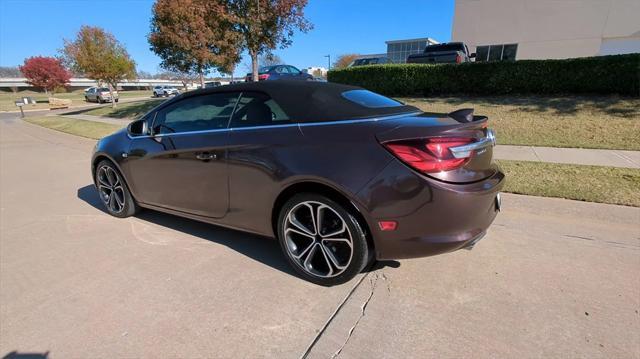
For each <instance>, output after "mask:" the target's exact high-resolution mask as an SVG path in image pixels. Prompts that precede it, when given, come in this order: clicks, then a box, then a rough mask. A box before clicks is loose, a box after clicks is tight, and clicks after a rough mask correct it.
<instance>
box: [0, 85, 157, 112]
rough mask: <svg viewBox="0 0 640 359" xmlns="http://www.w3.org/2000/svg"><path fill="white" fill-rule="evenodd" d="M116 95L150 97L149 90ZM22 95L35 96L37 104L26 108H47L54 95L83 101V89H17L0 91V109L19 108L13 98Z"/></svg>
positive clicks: (73, 103) (18, 97) (73, 102)
mask: <svg viewBox="0 0 640 359" xmlns="http://www.w3.org/2000/svg"><path fill="white" fill-rule="evenodd" d="M118 95H119V97H120V98H127V97H142V96H149V97H151V91H145V90H143V91H118ZM22 97H35V99H36V101H37V104H35V105H26V106H25V107H24V109H25V110H27V109H47V108H49V100H48V98H49V97H56V98H61V99H69V100H71V101H72V105H81V104H83V103H85V101H84V90H76V91H73V92H65V93H56V94H53V95H51V96H50V95H47V94H45V93H44V92H35V91H29V90H25V91H19V92H17V93H13V92H0V111H18V110H19V108H18V107H16V105H15V100H18V99H21V98H22Z"/></svg>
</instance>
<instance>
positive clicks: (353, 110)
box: [167, 81, 420, 122]
mask: <svg viewBox="0 0 640 359" xmlns="http://www.w3.org/2000/svg"><path fill="white" fill-rule="evenodd" d="M353 90H362V91H364V90H363V89H362V88H360V87H355V86H348V85H341V84H334V83H329V82H318V81H261V82H247V83H239V84H232V85H225V86H218V87H214V88H205V89H200V90H195V91H190V92H187V93H185V94H183V95H181V96H178V97H177V98H176V99H175V100H179V99H180V98H186V97H191V96H198V95H204V94H210V93H221V92H262V93H265V94H267V95H268V96H270V97H271V98H272V99H273V100H274V101H275V102H277V103H278V105H280V107H282V109H283V110H284V112H285V113H286V114H287V115H288V116H289V118H290V119H291V120H293V121H294V122H324V121H342V120H351V119H363V118H371V117H379V116H389V115H397V114H403V113H411V112H418V111H420V110H419V109H417V108H415V107H413V106H407V105H404V104H401V103H398V104H397V105H395V106H391V107H367V106H365V105H361V104H359V103H357V102H354V101H352V100H349V99H347V98H346V97H345V96H343V93H345V92H348V91H353ZM389 101H390V102H391V101H394V100H389ZM169 102H173V101H167V103H169Z"/></svg>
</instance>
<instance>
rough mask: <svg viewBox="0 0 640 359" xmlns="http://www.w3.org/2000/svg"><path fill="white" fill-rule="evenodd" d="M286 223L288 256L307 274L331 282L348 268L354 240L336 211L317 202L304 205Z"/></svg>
mask: <svg viewBox="0 0 640 359" xmlns="http://www.w3.org/2000/svg"><path fill="white" fill-rule="evenodd" d="M284 221H285V224H284V236H285V243H286V249H287V252H288V255H289V256H290V257H291V258H292V259H293V261H294V262H295V263H296V264H297V265H299V266H300V267H301V268H302V269H303V270H304V271H305V272H307V273H309V274H311V275H313V276H316V277H320V278H331V277H336V276H338V275H340V274H342V273H343V272H344V271H345V270H346V269H347V268H348V267H349V264H351V259H352V257H353V238H352V236H351V231H350V230H349V227H348V226H347V223H346V222H345V220H344V218H342V216H341V215H340V214H338V212H336V211H335V210H334V209H333V208H331V207H330V206H328V205H326V204H324V203H321V202H316V201H305V202H301V203H298V204H297V205H295V206H294V207H293V208H292V209H291V210H290V211H289V213H287V215H286V217H285V219H284Z"/></svg>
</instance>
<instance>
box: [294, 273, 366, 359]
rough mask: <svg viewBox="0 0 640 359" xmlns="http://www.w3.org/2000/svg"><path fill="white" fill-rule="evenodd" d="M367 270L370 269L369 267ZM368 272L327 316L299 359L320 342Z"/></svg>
mask: <svg viewBox="0 0 640 359" xmlns="http://www.w3.org/2000/svg"><path fill="white" fill-rule="evenodd" d="M369 269H371V268H370V267H369ZM369 273H370V272H367V273H366V274H364V275H363V276H362V277H360V280H358V282H357V283H356V284H355V285H354V286H353V288H351V290H350V291H349V293H347V295H346V296H345V297H344V299H343V300H342V302H341V303H340V305H338V307H337V308H336V310H335V311H334V312H333V314H331V315H330V316H329V319H328V320H327V321H326V323H324V325H323V326H322V328H321V329H320V330H319V331H318V334H316V336H315V337H314V338H313V340H312V341H311V343H309V345H308V346H307V349H305V351H304V353H302V355H301V356H300V358H301V359H304V358H306V357H307V356H308V355H309V353H311V350H312V349H313V347H314V346H315V345H316V343H317V342H318V340H320V337H321V336H322V334H324V332H325V330H327V328H328V327H329V324H331V322H332V321H333V319H334V318H335V317H336V316H337V315H338V313H339V312H340V310H341V309H342V307H344V305H345V304H346V303H347V301H348V300H349V298H351V296H352V295H353V293H355V291H356V289H358V287H359V286H360V284H362V282H363V281H364V279H365V278H367V276H368V275H369Z"/></svg>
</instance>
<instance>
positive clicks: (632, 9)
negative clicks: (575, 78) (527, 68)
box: [452, 0, 640, 61]
mask: <svg viewBox="0 0 640 359" xmlns="http://www.w3.org/2000/svg"><path fill="white" fill-rule="evenodd" d="M452 39H453V40H452V41H462V42H464V43H466V44H467V46H468V47H469V51H471V52H476V53H477V55H478V57H477V61H487V60H510V59H518V60H521V59H564V58H572V57H585V56H597V55H612V54H626V53H634V52H640V0H456V2H455V15H454V19H453V35H452Z"/></svg>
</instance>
